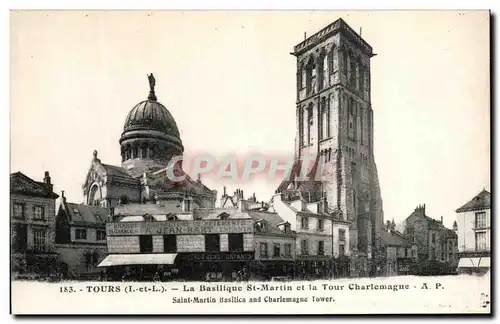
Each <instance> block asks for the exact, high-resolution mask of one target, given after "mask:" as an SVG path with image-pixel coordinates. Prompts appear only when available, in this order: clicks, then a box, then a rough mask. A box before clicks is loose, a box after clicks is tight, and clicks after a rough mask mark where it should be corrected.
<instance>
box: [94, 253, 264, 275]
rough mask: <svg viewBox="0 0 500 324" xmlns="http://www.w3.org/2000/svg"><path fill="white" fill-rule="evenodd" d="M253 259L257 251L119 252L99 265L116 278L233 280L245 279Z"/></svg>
mask: <svg viewBox="0 0 500 324" xmlns="http://www.w3.org/2000/svg"><path fill="white" fill-rule="evenodd" d="M253 259H254V253H253V252H193V253H154V254H115V255H109V256H108V257H107V258H106V259H105V260H103V262H101V264H99V267H106V273H107V278H108V280H113V281H170V280H189V281H232V280H238V279H245V278H244V275H245V274H249V272H250V270H249V269H250V265H249V263H250V262H252V261H253Z"/></svg>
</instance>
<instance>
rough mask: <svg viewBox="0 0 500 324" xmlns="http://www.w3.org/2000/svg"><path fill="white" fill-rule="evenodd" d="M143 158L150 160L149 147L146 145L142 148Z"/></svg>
mask: <svg viewBox="0 0 500 324" xmlns="http://www.w3.org/2000/svg"><path fill="white" fill-rule="evenodd" d="M141 157H142V158H143V159H146V158H148V147H147V146H146V145H143V146H142V147H141Z"/></svg>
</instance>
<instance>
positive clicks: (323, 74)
mask: <svg viewBox="0 0 500 324" xmlns="http://www.w3.org/2000/svg"><path fill="white" fill-rule="evenodd" d="M319 62H320V63H319V64H320V66H319V73H320V75H319V76H320V77H319V80H318V82H319V89H320V90H322V89H324V88H326V87H327V86H328V83H329V82H328V69H329V66H328V56H327V55H326V53H324V52H323V53H322V54H321V55H320V57H319Z"/></svg>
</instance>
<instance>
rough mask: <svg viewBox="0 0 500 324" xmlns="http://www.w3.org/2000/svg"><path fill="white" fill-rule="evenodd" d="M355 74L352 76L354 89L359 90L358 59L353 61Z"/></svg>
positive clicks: (359, 62)
mask: <svg viewBox="0 0 500 324" xmlns="http://www.w3.org/2000/svg"><path fill="white" fill-rule="evenodd" d="M354 66H355V74H354V77H355V78H354V86H355V87H356V89H359V88H360V83H361V79H360V72H359V70H360V68H361V61H360V59H359V57H358V58H356V60H355V65H354Z"/></svg>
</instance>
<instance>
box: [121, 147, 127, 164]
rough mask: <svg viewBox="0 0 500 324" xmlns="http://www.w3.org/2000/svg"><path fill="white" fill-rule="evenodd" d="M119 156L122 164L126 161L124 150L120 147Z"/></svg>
mask: <svg viewBox="0 0 500 324" xmlns="http://www.w3.org/2000/svg"><path fill="white" fill-rule="evenodd" d="M120 154H121V156H122V162H123V161H125V160H126V153H125V148H124V147H123V146H122V147H121V149H120Z"/></svg>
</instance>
